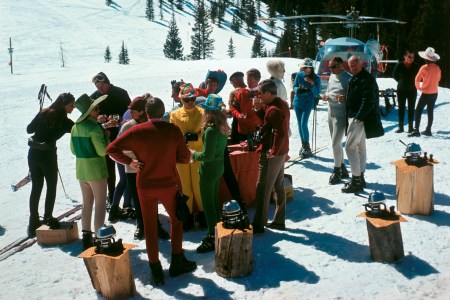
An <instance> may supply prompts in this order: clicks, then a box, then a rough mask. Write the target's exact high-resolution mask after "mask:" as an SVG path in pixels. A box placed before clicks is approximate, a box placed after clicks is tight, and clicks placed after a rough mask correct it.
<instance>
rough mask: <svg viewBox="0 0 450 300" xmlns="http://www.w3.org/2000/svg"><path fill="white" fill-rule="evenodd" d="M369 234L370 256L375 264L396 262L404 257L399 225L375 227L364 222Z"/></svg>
mask: <svg viewBox="0 0 450 300" xmlns="http://www.w3.org/2000/svg"><path fill="white" fill-rule="evenodd" d="M366 223H367V232H368V234H369V245H370V255H371V256H372V258H373V260H374V261H377V262H396V261H400V260H401V259H402V258H403V257H404V256H405V254H404V252H403V240H402V231H401V230H400V223H394V224H391V225H388V226H386V227H375V226H374V225H373V224H372V223H371V222H370V221H369V220H366Z"/></svg>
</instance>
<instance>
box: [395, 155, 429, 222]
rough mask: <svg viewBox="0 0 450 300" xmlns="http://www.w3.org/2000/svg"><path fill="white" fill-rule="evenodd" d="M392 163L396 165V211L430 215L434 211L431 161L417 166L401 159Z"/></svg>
mask: <svg viewBox="0 0 450 300" xmlns="http://www.w3.org/2000/svg"><path fill="white" fill-rule="evenodd" d="M434 163H437V161H434ZM392 164H393V165H395V166H396V187H395V190H396V195H397V208H398V211H399V212H401V213H402V214H419V215H427V216H428V215H431V214H432V213H433V211H434V184H433V163H428V164H426V165H425V166H420V167H417V166H412V165H408V164H407V163H406V161H405V159H401V160H398V161H395V162H392Z"/></svg>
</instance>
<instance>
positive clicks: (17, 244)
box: [0, 204, 82, 261]
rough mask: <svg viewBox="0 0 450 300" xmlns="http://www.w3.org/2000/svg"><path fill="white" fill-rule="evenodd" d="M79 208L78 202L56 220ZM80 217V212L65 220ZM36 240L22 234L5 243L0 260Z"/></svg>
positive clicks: (69, 220)
mask: <svg viewBox="0 0 450 300" xmlns="http://www.w3.org/2000/svg"><path fill="white" fill-rule="evenodd" d="M81 208H82V205H81V204H79V205H77V206H75V207H74V208H72V209H69V210H68V211H66V212H64V213H62V214H61V215H59V216H58V217H57V219H58V221H61V220H62V219H64V218H66V217H68V216H70V215H73V214H74V213H76V212H77V211H79V210H81ZM80 218H81V214H79V215H76V216H74V217H72V218H70V219H68V220H67V222H74V221H76V220H79V219H80ZM36 241H37V238H36V237H34V238H31V237H28V236H24V237H21V238H18V239H17V240H15V241H14V242H12V243H10V244H8V245H6V246H5V247H3V248H2V249H0V261H2V260H5V259H7V258H8V257H10V256H11V255H14V254H16V253H17V252H20V251H22V250H23V249H25V248H28V247H30V246H31V245H33V244H34V243H36Z"/></svg>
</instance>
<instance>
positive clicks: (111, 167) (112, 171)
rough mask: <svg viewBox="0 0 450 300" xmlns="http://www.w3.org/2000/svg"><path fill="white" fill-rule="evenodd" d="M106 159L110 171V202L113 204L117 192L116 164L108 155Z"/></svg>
mask: <svg viewBox="0 0 450 300" xmlns="http://www.w3.org/2000/svg"><path fill="white" fill-rule="evenodd" d="M105 159H106V168H107V169H108V201H109V203H110V204H112V201H113V197H114V191H115V190H116V162H115V161H114V160H112V159H111V157H109V155H106V156H105Z"/></svg>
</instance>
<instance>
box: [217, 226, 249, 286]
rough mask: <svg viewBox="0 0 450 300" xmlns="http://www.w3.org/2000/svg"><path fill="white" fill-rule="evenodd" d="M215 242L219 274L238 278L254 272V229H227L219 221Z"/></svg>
mask: <svg viewBox="0 0 450 300" xmlns="http://www.w3.org/2000/svg"><path fill="white" fill-rule="evenodd" d="M215 243H216V258H215V259H216V272H217V274H219V275H220V276H222V277H226V278H238V277H244V276H247V275H250V274H251V273H252V272H253V229H246V230H245V231H242V230H240V229H226V228H224V227H223V226H222V222H219V223H217V226H216V240H215Z"/></svg>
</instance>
